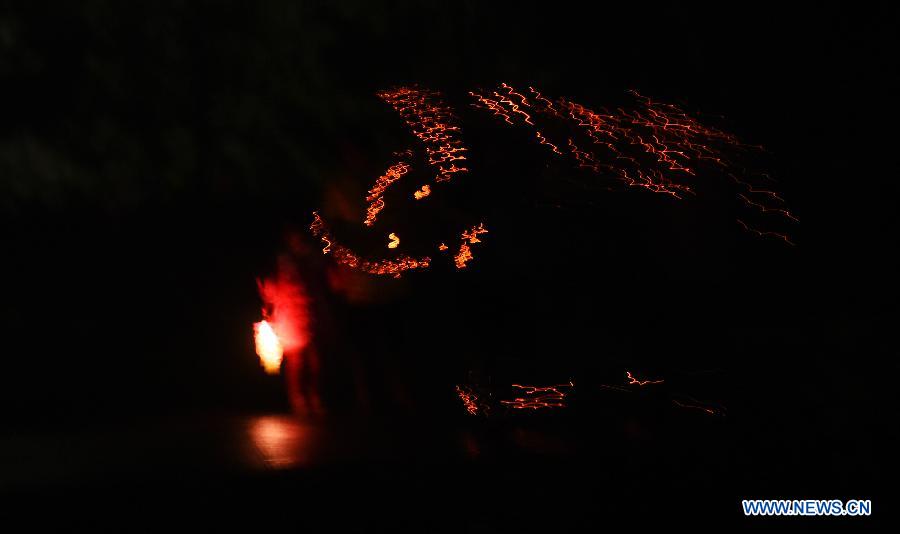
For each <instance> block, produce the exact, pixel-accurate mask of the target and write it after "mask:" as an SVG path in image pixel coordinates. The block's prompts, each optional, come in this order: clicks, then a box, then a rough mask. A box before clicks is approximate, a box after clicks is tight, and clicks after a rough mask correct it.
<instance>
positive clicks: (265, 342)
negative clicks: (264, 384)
mask: <svg viewBox="0 0 900 534" xmlns="http://www.w3.org/2000/svg"><path fill="white" fill-rule="evenodd" d="M253 333H254V337H255V339H256V354H257V355H259V362H260V363H261V364H262V366H263V369H265V370H266V373H268V374H270V375H277V374H278V371H279V370H280V369H281V359H282V358H283V357H284V347H282V346H281V341H279V340H278V335H277V334H276V333H275V330H273V329H272V325H270V324H269V321H260V322H258V323H254V324H253Z"/></svg>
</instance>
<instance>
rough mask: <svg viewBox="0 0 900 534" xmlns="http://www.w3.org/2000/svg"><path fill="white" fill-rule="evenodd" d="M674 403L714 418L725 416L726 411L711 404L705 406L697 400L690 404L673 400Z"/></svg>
mask: <svg viewBox="0 0 900 534" xmlns="http://www.w3.org/2000/svg"><path fill="white" fill-rule="evenodd" d="M672 403H674V404H675V405H676V406H678V407H679V408H686V409H689V410H699V411H701V412H703V413H705V414H707V415H713V416H722V417H724V416H725V409H724V408H720V407H717V406H713V405H710V404H704V403H702V402H700V401H698V400H697V399H690V401H689V402H681V401H679V400H678V399H672Z"/></svg>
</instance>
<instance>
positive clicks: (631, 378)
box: [625, 371, 665, 386]
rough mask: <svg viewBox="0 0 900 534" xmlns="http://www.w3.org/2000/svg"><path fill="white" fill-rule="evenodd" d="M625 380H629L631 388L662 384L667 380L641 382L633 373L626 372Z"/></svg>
mask: <svg viewBox="0 0 900 534" xmlns="http://www.w3.org/2000/svg"><path fill="white" fill-rule="evenodd" d="M625 378H627V379H628V385H629V386H646V385H649V384H662V383H663V382H665V380H640V379H638V378H635V377H634V375H632V374H631V371H625Z"/></svg>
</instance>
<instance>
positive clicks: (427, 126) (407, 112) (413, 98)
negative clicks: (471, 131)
mask: <svg viewBox="0 0 900 534" xmlns="http://www.w3.org/2000/svg"><path fill="white" fill-rule="evenodd" d="M378 96H379V97H380V98H381V99H382V100H384V101H385V102H387V103H388V104H390V105H391V106H392V107H393V108H394V110H396V111H397V113H399V114H400V117H401V118H403V120H404V121H405V122H406V125H407V126H408V127H409V128H410V130H412V133H413V135H415V136H416V137H418V138H419V140H420V141H421V142H422V143H423V144H424V145H425V151H426V153H427V154H428V163H429V164H430V165H432V166H434V167H435V168H436V169H437V176H435V181H436V182H445V181H448V180H450V178H451V177H452V176H453V175H454V174H456V173H460V172H467V171H468V169H467V168H465V167H461V166H458V165H457V162H462V161H464V160H465V159H466V156H465V154H464V152H465V151H466V147H465V146H463V144H462V141H461V140H460V139H459V135H458V134H459V132H460V127H459V125H458V124H457V119H456V116H455V115H454V114H453V111H452V110H451V109H450V108H449V107H448V106H447V105H445V104H444V103H443V102H442V100H441V97H440V94H439V93H437V92H436V91H429V90H426V89H421V88H419V87H398V88H395V89H391V90H388V91H380V92H379V93H378ZM460 165H461V163H460Z"/></svg>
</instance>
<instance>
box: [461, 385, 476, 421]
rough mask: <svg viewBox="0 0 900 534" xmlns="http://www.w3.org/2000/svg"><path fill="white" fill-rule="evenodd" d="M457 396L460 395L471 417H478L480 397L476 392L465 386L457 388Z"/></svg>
mask: <svg viewBox="0 0 900 534" xmlns="http://www.w3.org/2000/svg"><path fill="white" fill-rule="evenodd" d="M456 394H457V395H459V399H460V400H461V401H462V402H463V406H465V408H466V412H468V413H469V415H478V395H477V394H475V392H474V391H472V390H471V389H469V388H467V387H464V386H456Z"/></svg>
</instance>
